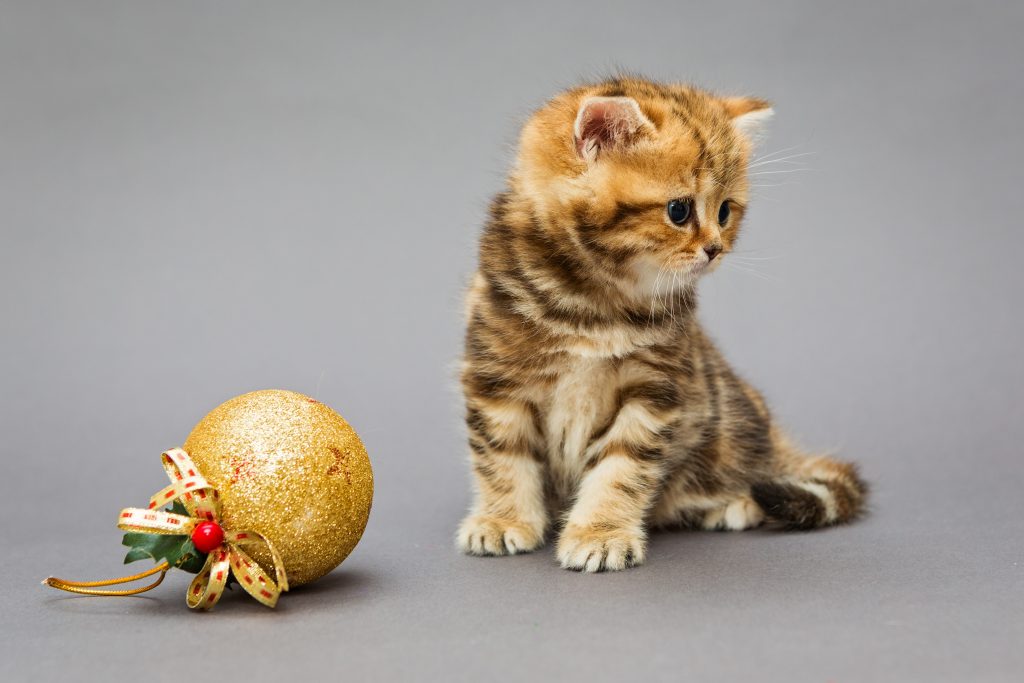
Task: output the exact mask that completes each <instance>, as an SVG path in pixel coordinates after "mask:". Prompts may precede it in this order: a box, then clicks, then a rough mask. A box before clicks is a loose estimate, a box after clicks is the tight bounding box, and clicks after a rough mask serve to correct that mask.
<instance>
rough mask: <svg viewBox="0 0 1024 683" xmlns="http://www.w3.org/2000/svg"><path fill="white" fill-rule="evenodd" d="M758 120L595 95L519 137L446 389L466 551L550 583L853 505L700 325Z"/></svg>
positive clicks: (702, 100) (680, 91) (710, 105)
mask: <svg viewBox="0 0 1024 683" xmlns="http://www.w3.org/2000/svg"><path fill="white" fill-rule="evenodd" d="M770 113H771V109H770V108H769V105H768V103H767V102H764V101H763V100H759V99H754V98H745V97H718V96H715V95H712V94H710V93H707V92H703V91H701V90H697V89H695V88H692V87H688V86H683V85H660V84H657V83H652V82H648V81H644V80H639V79H617V80H612V81H608V82H604V83H600V84H597V85H588V86H584V87H580V88H576V89H574V90H570V91H568V92H565V93H563V94H561V95H559V96H558V97H556V98H554V99H553V100H551V101H550V102H549V103H547V104H546V105H545V106H544V107H543V108H541V109H540V110H539V111H537V112H536V113H535V114H534V115H533V116H532V117H531V118H530V120H529V121H528V122H527V123H526V126H525V127H524V129H523V131H522V135H521V138H520V142H519V151H518V157H517V160H516V163H515V166H514V168H513V170H512V173H511V175H510V177H509V180H508V185H507V188H506V190H505V191H504V192H502V193H500V194H499V195H498V196H497V197H496V198H495V199H494V202H493V204H492V206H491V210H490V219H489V221H488V222H487V225H486V227H485V228H484V231H483V235H482V237H481V241H480V266H479V270H478V272H477V273H476V275H475V277H474V279H473V283H472V286H471V289H470V291H469V294H468V301H467V306H468V329H467V332H466V349H465V359H464V365H463V370H462V385H463V389H464V391H465V398H466V422H467V424H468V427H469V445H470V448H471V451H472V453H471V459H472V465H473V472H474V475H475V476H474V478H475V482H476V497H475V502H474V504H473V509H472V511H471V513H470V514H469V516H468V517H466V519H465V521H463V523H462V526H461V528H460V529H459V531H458V538H457V540H458V545H459V546H460V547H461V549H462V550H464V551H465V552H467V553H471V554H474V555H505V554H514V553H520V552H527V551H530V550H534V549H535V548H537V547H539V546H540V545H542V544H543V543H544V540H545V535H546V534H547V533H548V531H549V530H550V528H551V527H552V519H553V518H555V517H556V516H558V515H559V514H562V518H561V519H560V520H559V524H558V525H557V526H558V528H559V533H558V545H557V556H558V560H559V562H560V563H561V565H562V566H563V567H565V568H567V569H576V570H585V571H588V572H595V571H602V570H618V569H624V568H626V567H629V566H632V565H637V564H640V563H642V562H643V561H644V556H645V553H646V539H647V529H648V527H650V526H656V527H661V526H690V527H699V528H705V529H730V530H740V529H748V528H751V527H755V526H758V525H760V524H761V523H762V522H763V521H765V520H766V519H767V520H769V521H773V522H776V523H777V524H779V525H782V526H785V527H790V528H796V529H810V528H814V527H819V526H825V525H829V524H838V523H841V522H846V521H848V520H850V519H852V518H853V517H855V516H856V515H857V514H858V513H859V512H860V511H861V509H862V506H863V504H864V497H865V493H866V490H865V485H864V483H863V482H862V481H861V480H860V479H859V478H858V476H857V470H856V468H855V467H854V466H853V465H851V464H846V463H842V462H838V461H835V460H831V459H829V458H826V457H822V456H809V455H805V454H803V453H801V452H800V451H799V450H797V449H796V448H795V447H794V446H793V445H792V444H791V443H790V442H789V441H788V440H787V439H786V437H785V436H784V434H783V433H782V431H781V430H780V429H779V427H778V426H777V425H776V424H775V423H774V421H773V420H772V418H771V415H770V414H769V411H768V408H767V406H766V405H765V401H764V399H763V398H762V397H761V396H760V394H758V393H757V391H755V390H754V389H753V388H752V387H751V386H750V385H748V384H747V383H746V382H744V381H743V380H742V379H740V378H739V377H737V376H736V374H735V373H734V372H733V371H732V370H731V369H730V368H729V366H728V364H727V363H726V362H725V360H724V359H723V358H722V356H721V354H720V353H719V352H718V350H717V349H716V348H715V346H714V345H713V344H712V342H711V341H710V340H709V339H708V337H707V336H706V335H705V333H704V331H703V330H702V329H701V326H700V323H699V322H698V320H697V317H696V315H695V312H694V309H695V305H696V297H695V293H694V288H695V285H696V282H697V279H698V278H699V277H700V276H701V275H704V274H705V273H709V272H711V271H712V270H714V269H715V267H717V265H718V264H719V263H720V262H721V261H722V259H723V258H724V257H725V256H726V254H728V253H729V251H730V250H731V249H732V246H733V244H734V243H735V241H736V236H737V233H738V231H739V228H740V223H741V221H742V220H743V214H744V211H745V209H746V206H747V199H748V180H747V164H748V159H749V157H750V152H751V146H752V138H753V136H754V135H755V134H756V132H757V130H758V129H759V127H760V124H761V123H762V122H763V121H764V120H765V119H766V118H767V117H768V116H769V114H770Z"/></svg>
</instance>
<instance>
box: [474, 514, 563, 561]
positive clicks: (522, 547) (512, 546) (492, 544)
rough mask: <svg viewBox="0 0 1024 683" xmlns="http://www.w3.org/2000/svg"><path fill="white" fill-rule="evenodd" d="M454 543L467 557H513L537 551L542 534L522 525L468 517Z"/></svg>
mask: <svg viewBox="0 0 1024 683" xmlns="http://www.w3.org/2000/svg"><path fill="white" fill-rule="evenodd" d="M456 541H457V543H458V546H459V549H460V550H461V551H462V552H464V553H466V554H467V555H515V554H516V553H528V552H530V551H531V550H536V549H537V548H539V547H540V546H541V545H542V544H543V543H544V533H543V531H542V530H537V529H536V528H534V527H532V526H530V525H529V524H525V523H523V522H516V521H512V520H508V519H501V518H499V517H492V516H490V515H470V516H469V517H466V519H464V520H463V521H462V526H460V527H459V532H458V534H457V535H456Z"/></svg>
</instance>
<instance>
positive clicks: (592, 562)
mask: <svg viewBox="0 0 1024 683" xmlns="http://www.w3.org/2000/svg"><path fill="white" fill-rule="evenodd" d="M646 554H647V541H646V539H645V538H644V535H643V533H642V532H640V531H637V530H634V529H610V530H608V529H594V528H583V527H578V526H573V525H570V526H567V527H566V528H565V530H564V531H563V532H562V536H561V538H559V539H558V551H557V555H558V561H559V562H560V563H561V565H562V567H563V568H565V569H574V570H576V571H584V572H602V571H619V570H621V569H628V568H629V567H635V566H637V565H640V564H643V562H644V558H645V556H646Z"/></svg>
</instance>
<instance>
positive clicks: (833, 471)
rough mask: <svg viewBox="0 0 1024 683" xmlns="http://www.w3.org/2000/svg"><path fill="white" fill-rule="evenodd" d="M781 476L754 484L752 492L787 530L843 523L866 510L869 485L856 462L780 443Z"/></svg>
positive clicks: (766, 514) (763, 507)
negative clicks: (807, 451) (814, 453)
mask: <svg viewBox="0 0 1024 683" xmlns="http://www.w3.org/2000/svg"><path fill="white" fill-rule="evenodd" d="M778 446H779V447H777V453H778V455H779V459H780V464H781V465H782V468H781V472H780V474H779V477H777V478H775V479H772V480H769V481H765V482H759V483H756V484H754V485H753V486H752V487H751V495H752V496H753V498H754V501H755V502H756V503H757V504H758V505H760V506H761V509H762V510H764V513H765V516H766V517H767V518H768V519H769V520H771V521H774V522H777V523H780V524H782V525H783V526H785V527H786V528H788V529H815V528H817V527H822V526H830V525H832V524H843V523H845V522H849V521H851V520H853V519H855V518H856V517H857V516H858V515H860V514H861V513H862V512H863V511H864V507H865V502H866V500H867V494H868V486H867V484H866V483H865V482H864V480H863V479H861V478H860V474H859V473H858V472H857V466H856V465H854V464H853V463H847V462H841V461H839V460H833V459H832V458H829V457H826V456H821V455H818V456H808V455H804V454H803V453H800V452H799V451H798V450H796V449H795V448H793V447H792V446H791V445H789V444H788V443H785V442H784V443H781V444H778Z"/></svg>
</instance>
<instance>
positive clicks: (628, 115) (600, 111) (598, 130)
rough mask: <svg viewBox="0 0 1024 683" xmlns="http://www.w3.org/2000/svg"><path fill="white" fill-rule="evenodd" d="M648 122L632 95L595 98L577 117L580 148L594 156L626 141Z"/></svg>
mask: <svg viewBox="0 0 1024 683" xmlns="http://www.w3.org/2000/svg"><path fill="white" fill-rule="evenodd" d="M645 122H646V119H645V118H644V116H643V114H641V113H640V110H639V107H638V105H637V104H636V102H635V101H634V100H632V99H630V98H628V97H595V98H591V99H589V100H587V101H586V102H584V104H583V108H582V109H580V112H579V115H578V116H577V119H576V151H577V152H578V153H579V154H580V156H583V157H592V156H593V155H594V154H596V152H597V150H598V149H610V148H612V147H614V146H615V145H619V144H623V143H626V142H628V141H629V139H630V138H631V137H632V136H633V134H635V133H636V132H637V131H638V130H639V129H640V128H641V127H642V126H643V125H644V123H645Z"/></svg>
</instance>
